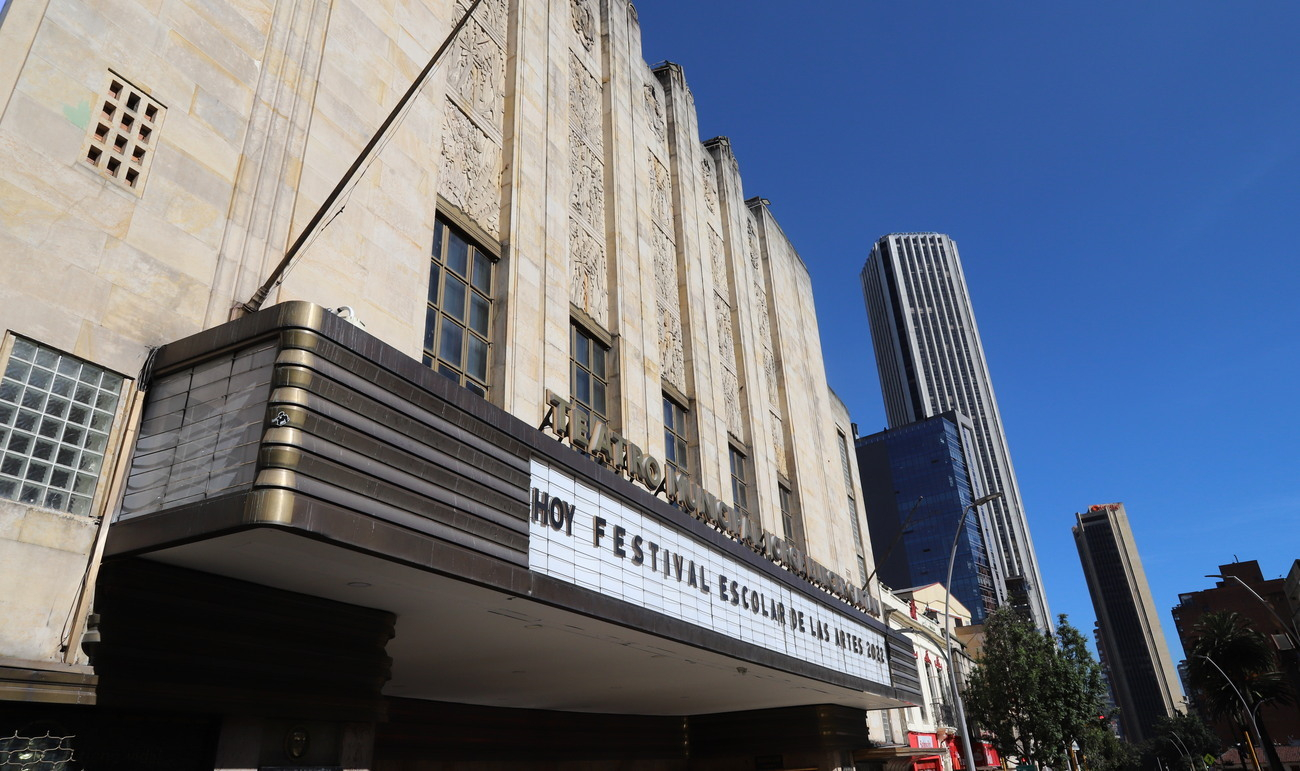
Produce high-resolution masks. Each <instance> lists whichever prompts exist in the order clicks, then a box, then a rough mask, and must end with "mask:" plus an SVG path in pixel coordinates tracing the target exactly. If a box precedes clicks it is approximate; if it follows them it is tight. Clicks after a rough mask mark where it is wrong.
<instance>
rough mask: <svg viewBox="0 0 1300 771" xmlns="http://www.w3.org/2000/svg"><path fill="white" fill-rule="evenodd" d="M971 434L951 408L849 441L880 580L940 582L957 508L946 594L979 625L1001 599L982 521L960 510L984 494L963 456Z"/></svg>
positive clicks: (901, 585)
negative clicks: (954, 555)
mask: <svg viewBox="0 0 1300 771" xmlns="http://www.w3.org/2000/svg"><path fill="white" fill-rule="evenodd" d="M974 440H975V438H974V429H973V428H972V426H971V422H970V420H969V419H967V418H966V417H965V416H964V415H959V414H957V413H955V412H951V411H950V412H945V413H943V414H942V415H938V416H935V417H933V418H929V419H927V420H922V421H918V422H916V423H911V424H909V425H906V426H900V427H899V428H894V429H890V430H888V431H882V432H880V433H878V434H872V435H871V436H864V437H861V438H859V439H858V440H857V441H856V442H855V445H856V447H857V454H858V469H859V470H860V471H861V474H862V487H863V500H864V502H865V503H866V508H867V523H868V525H869V527H870V530H871V550H872V553H873V554H874V555H875V557H876V561H877V570H878V571H879V575H880V580H881V581H883V582H884V583H885V584H886V585H888V586H890V587H891V588H894V589H907V588H911V587H916V586H924V585H926V584H931V583H945V582H946V580H947V577H948V575H947V574H948V554H949V552H950V550H951V549H952V540H953V537H954V536H955V535H956V533H957V523H958V521H959V519H960V518H961V517H962V516H963V512H964V515H965V517H966V518H967V522H966V528H965V529H964V530H963V532H962V536H963V537H962V539H961V541H960V542H959V543H958V545H957V560H956V562H955V564H954V567H953V580H952V584H953V585H952V594H953V596H954V597H956V598H957V599H958V600H960V601H961V603H962V604H963V605H965V606H966V607H967V609H969V610H970V612H971V621H972V622H973V623H976V624H978V623H982V622H983V621H984V618H985V616H986V615H988V613H989V612H990V611H992V610H994V609H995V608H997V607H998V606H999V605H1001V604H1002V602H1003V600H1004V599H1005V598H1004V596H1003V595H1001V594H1000V592H1002V591H1003V589H1002V583H1003V582H1002V581H1001V580H1000V576H998V575H997V574H996V573H995V571H996V565H997V562H998V561H997V560H991V559H990V558H989V554H988V549H987V548H986V541H985V532H986V530H987V528H988V521H987V519H986V518H985V517H983V516H981V514H980V513H979V512H976V511H975V510H973V509H972V510H970V511H966V510H965V507H966V506H967V505H968V504H970V502H971V501H972V500H974V499H976V498H979V497H980V496H981V495H983V494H984V493H985V492H986V491H985V489H984V485H983V484H981V483H980V481H979V480H980V476H979V468H978V466H976V465H973V464H972V463H970V460H969V459H970V457H971V451H972V447H973V445H974ZM918 499H919V502H918Z"/></svg>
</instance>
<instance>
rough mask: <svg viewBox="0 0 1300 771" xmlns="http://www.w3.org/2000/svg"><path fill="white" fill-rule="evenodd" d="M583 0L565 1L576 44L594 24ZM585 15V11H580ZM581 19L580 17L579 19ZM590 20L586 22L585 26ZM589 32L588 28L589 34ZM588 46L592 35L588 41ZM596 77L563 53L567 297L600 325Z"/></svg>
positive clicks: (600, 133)
mask: <svg viewBox="0 0 1300 771" xmlns="http://www.w3.org/2000/svg"><path fill="white" fill-rule="evenodd" d="M588 3H589V0H571V5H570V7H571V8H572V10H573V12H574V17H573V18H574V32H575V34H577V35H578V37H579V43H580V46H579V47H580V48H581V47H583V46H585V45H586V44H585V42H584V41H583V40H582V39H581V38H582V34H581V33H582V31H583V30H584V29H586V30H588V31H592V30H594V29H595V27H594V26H593V25H596V24H598V20H596V19H595V17H591V18H589V19H588V16H589V15H590V13H591V7H590V6H589V4H588ZM584 13H585V14H587V15H584ZM584 19H586V21H584ZM588 22H590V24H588ZM592 34H593V35H594V34H595V33H594V32H593V33H592ZM593 45H594V39H593ZM603 110H604V105H603V99H602V98H601V85H600V80H599V79H598V78H597V77H596V76H595V75H593V74H592V73H591V71H590V70H589V69H588V68H587V65H586V64H584V63H583V57H582V56H580V55H579V53H578V52H577V51H575V50H573V49H570V51H569V128H570V131H569V185H570V187H569V209H570V214H569V280H570V300H571V301H572V302H573V304H574V305H576V306H578V307H579V308H581V309H582V310H583V311H585V312H586V313H587V315H588V316H590V317H591V318H593V319H595V320H596V321H597V322H598V323H600V324H601V325H608V324H609V291H608V286H609V261H608V256H607V254H606V251H605V160H604V146H605V142H604V121H603Z"/></svg>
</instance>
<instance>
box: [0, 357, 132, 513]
mask: <svg viewBox="0 0 1300 771" xmlns="http://www.w3.org/2000/svg"><path fill="white" fill-rule="evenodd" d="M121 391H122V377H121V376H120V375H115V374H113V373H112V372H108V371H107V370H103V369H100V368H99V367H96V366H95V365H93V364H90V363H88V362H84V361H82V360H81V359H78V358H75V357H73V356H69V355H67V354H65V353H60V352H58V351H56V350H53V349H51V348H46V347H45V346H43V345H40V344H38V343H34V342H32V341H30V340H24V339H23V338H15V339H14V347H13V351H12V353H10V354H9V362H8V364H7V366H6V367H5V371H4V379H3V381H0V497H3V498H9V499H10V500H15V501H19V502H21V503H30V504H33V505H36V506H45V507H48V508H51V509H58V510H59V511H66V512H70V513H72V514H91V513H92V511H91V502H92V501H93V499H94V496H95V488H96V487H97V486H98V485H99V475H100V473H101V471H102V470H103V465H104V455H105V454H106V453H107V451H108V449H107V448H108V433H109V429H110V427H111V426H112V424H113V415H114V413H115V412H116V410H117V400H118V397H119V396H120V395H121Z"/></svg>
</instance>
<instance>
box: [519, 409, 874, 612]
mask: <svg viewBox="0 0 1300 771" xmlns="http://www.w3.org/2000/svg"><path fill="white" fill-rule="evenodd" d="M546 402H547V407H546V414H545V416H544V417H543V419H542V425H541V426H540V428H542V429H548V428H549V429H550V430H551V431H552V432H553V433H554V434H555V435H556V436H557V437H559V438H560V439H567V440H568V441H569V444H570V445H572V446H573V447H575V448H577V449H579V450H582V451H583V452H585V453H587V454H588V455H589V456H590V457H592V458H593V459H595V460H596V461H597V462H599V463H602V464H604V465H605V466H607V467H609V468H610V469H612V470H613V471H614V472H615V473H616V474H618V475H619V476H625V477H627V478H628V479H630V480H632V481H633V482H636V483H637V484H640V485H641V486H643V487H645V488H646V489H647V490H649V491H650V492H652V493H654V494H655V495H661V494H662V495H663V496H664V497H665V498H666V499H667V501H668V502H669V503H671V504H672V505H674V506H676V507H677V508H679V509H681V510H682V511H684V512H686V513H687V514H689V515H691V516H693V517H695V518H697V519H700V520H702V521H704V522H707V523H708V524H710V525H713V526H714V527H716V528H718V529H719V530H722V531H723V532H725V533H727V534H728V535H730V536H731V537H733V538H736V539H737V540H739V541H741V542H743V543H745V544H746V545H748V546H749V547H750V548H753V549H754V550H755V551H757V552H759V553H760V554H762V555H764V556H765V557H767V558H768V559H770V560H772V561H773V562H775V563H777V564H779V565H781V566H783V567H785V568H786V569H787V570H789V571H790V572H792V573H794V574H796V575H798V576H801V577H803V578H805V579H807V580H808V581H810V582H812V583H813V584H815V585H817V586H819V587H821V588H822V589H825V590H826V591H828V592H830V593H832V594H834V595H836V596H837V597H839V598H841V599H843V600H844V601H846V602H848V603H849V604H850V605H853V606H855V607H857V608H859V609H861V610H865V611H867V612H868V613H872V614H875V615H879V614H880V610H879V604H878V603H877V602H876V598H874V597H872V596H871V595H870V594H869V593H868V592H867V591H865V589H864V588H863V587H860V586H855V585H853V584H852V583H850V582H848V581H846V580H845V579H844V578H843V577H842V576H840V575H839V574H837V573H835V572H834V571H832V570H830V569H828V568H826V567H825V566H823V565H821V564H819V563H818V562H817V561H816V560H814V559H812V558H811V557H809V556H808V555H806V554H804V553H803V551H802V550H800V549H799V548H798V547H796V546H795V545H794V544H792V543H790V542H788V541H786V540H784V539H782V538H779V537H777V536H776V535H774V534H772V533H769V532H767V531H766V530H763V529H761V528H760V527H758V525H757V524H756V523H755V522H754V520H752V519H750V518H749V517H748V516H742V515H741V514H740V513H738V512H736V511H735V510H734V509H732V508H731V507H730V506H729V505H727V504H726V503H724V502H723V501H720V500H718V498H717V496H715V495H713V494H712V493H710V492H709V491H707V490H704V489H703V488H701V487H700V486H699V485H697V484H695V482H694V481H692V480H691V478H690V477H689V476H687V475H686V474H683V473H681V472H679V471H676V470H674V469H673V468H672V467H667V466H665V465H664V464H662V463H660V462H659V460H658V459H656V458H655V457H654V456H652V455H648V454H646V453H644V452H642V451H641V448H640V447H637V446H636V445H635V444H633V443H631V442H629V441H627V440H626V439H624V438H623V437H622V436H620V435H619V434H618V432H616V431H614V430H613V429H611V428H610V427H609V426H608V425H607V424H606V423H605V422H604V421H602V420H599V419H597V418H594V417H593V416H591V414H590V413H588V412H587V411H586V410H583V409H574V408H573V405H572V404H571V403H570V402H569V401H568V400H567V399H564V398H562V397H560V396H558V395H556V394H555V393H553V392H552V391H549V390H548V391H547V392H546Z"/></svg>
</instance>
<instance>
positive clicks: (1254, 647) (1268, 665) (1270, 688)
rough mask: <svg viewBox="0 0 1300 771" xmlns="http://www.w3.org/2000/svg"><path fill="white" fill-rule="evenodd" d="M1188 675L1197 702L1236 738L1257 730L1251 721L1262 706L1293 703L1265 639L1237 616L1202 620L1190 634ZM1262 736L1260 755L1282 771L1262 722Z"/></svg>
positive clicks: (1207, 616)
mask: <svg viewBox="0 0 1300 771" xmlns="http://www.w3.org/2000/svg"><path fill="white" fill-rule="evenodd" d="M1187 671H1188V677H1189V679H1190V680H1191V683H1192V686H1193V687H1194V688H1195V689H1196V691H1197V696H1198V699H1197V703H1198V704H1200V705H1202V706H1203V707H1204V708H1205V710H1206V711H1207V712H1208V713H1209V715H1210V717H1215V718H1227V719H1228V720H1231V721H1232V722H1233V723H1234V724H1235V725H1236V726H1237V733H1238V734H1240V733H1241V732H1242V731H1244V730H1247V729H1251V728H1253V727H1254V725H1255V723H1254V721H1253V720H1252V717H1253V716H1254V714H1255V712H1256V710H1258V709H1259V705H1260V704H1262V703H1264V702H1265V701H1269V700H1274V701H1277V702H1287V701H1290V692H1289V691H1288V689H1287V687H1286V681H1285V680H1284V679H1283V677H1282V674H1281V673H1280V672H1279V671H1278V669H1277V659H1276V658H1275V657H1274V655H1273V649H1272V647H1271V646H1270V645H1269V642H1268V640H1267V638H1265V637H1264V635H1262V634H1260V633H1259V632H1258V631H1256V630H1254V629H1252V628H1250V622H1249V621H1247V620H1246V618H1245V617H1243V616H1242V615H1241V614H1239V613H1235V612H1232V611H1225V612H1221V613H1206V614H1205V615H1204V616H1202V617H1201V620H1200V621H1198V622H1197V623H1196V626H1195V627H1193V629H1192V647H1191V651H1190V652H1189V655H1188V657H1187ZM1243 701H1244V702H1245V704H1243V703H1242V702H1243ZM1259 733H1260V735H1259V737H1258V739H1259V744H1261V745H1262V746H1261V747H1260V748H1259V750H1260V751H1261V752H1263V753H1264V754H1265V755H1267V756H1268V762H1269V765H1270V766H1272V768H1273V771H1282V761H1281V759H1280V758H1279V757H1278V755H1277V749H1276V748H1275V747H1274V746H1273V740H1272V738H1271V737H1270V736H1269V735H1268V729H1267V728H1266V727H1265V726H1264V725H1263V724H1262V723H1261V724H1259Z"/></svg>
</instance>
